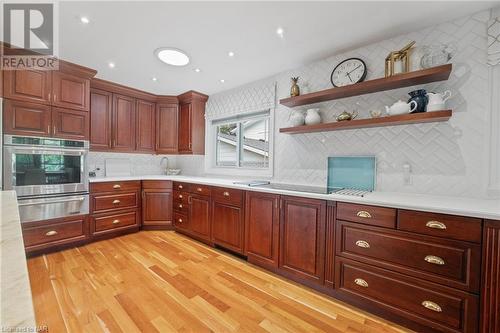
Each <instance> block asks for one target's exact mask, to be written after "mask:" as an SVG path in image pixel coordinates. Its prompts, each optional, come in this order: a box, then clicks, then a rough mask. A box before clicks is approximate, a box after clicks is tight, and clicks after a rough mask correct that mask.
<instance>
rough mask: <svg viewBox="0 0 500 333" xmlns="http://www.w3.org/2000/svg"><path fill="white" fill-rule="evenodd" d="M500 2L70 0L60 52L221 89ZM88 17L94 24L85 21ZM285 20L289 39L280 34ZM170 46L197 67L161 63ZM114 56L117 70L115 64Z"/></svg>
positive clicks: (140, 75) (123, 74)
mask: <svg viewBox="0 0 500 333" xmlns="http://www.w3.org/2000/svg"><path fill="white" fill-rule="evenodd" d="M495 4H498V2H495V1H490V2H478V1H473V2H472V1H471V2H305V1H304V2H265V3H263V2H144V1H143V2H91V1H86V2H61V3H60V5H59V15H60V23H59V54H60V56H61V58H63V59H66V60H69V61H72V62H76V63H78V64H81V65H84V66H88V67H91V68H94V69H96V70H97V71H98V74H97V77H99V78H103V79H105V80H110V81H114V82H117V83H121V84H124V85H128V86H131V87H134V88H138V89H142V90H145V91H149V92H152V93H158V94H172V95H177V94H179V93H182V92H185V91H187V90H191V89H194V90H197V91H200V92H203V93H207V94H213V93H216V92H219V91H223V90H227V89H230V88H233V87H236V86H239V85H242V84H245V83H248V82H252V81H255V80H258V79H262V78H265V77H268V76H271V75H273V74H276V73H279V72H282V71H284V70H288V69H293V68H296V67H299V66H301V65H304V64H307V63H309V62H311V61H314V60H318V59H321V58H324V57H327V56H329V55H332V54H335V53H338V52H341V51H345V50H348V49H352V48H355V47H358V46H360V45H363V44H367V43H371V42H375V41H378V40H383V39H386V38H388V37H393V36H396V35H399V34H402V33H406V32H409V31H414V30H418V29H421V28H423V27H426V26H429V25H432V24H436V23H440V22H444V21H447V20H450V19H454V18H458V17H461V16H465V15H467V14H470V13H474V12H477V11H480V10H483V9H486V8H490V7H493V6H495ZM81 16H86V17H88V18H89V20H90V23H89V24H87V25H84V24H82V23H81V22H80V17H81ZM279 26H281V27H283V28H284V30H285V33H284V38H283V39H281V38H279V37H278V36H277V34H276V29H277V27H279ZM162 46H171V47H176V48H179V49H182V50H184V51H185V52H186V53H187V54H188V55H189V56H190V58H191V62H190V64H188V65H187V66H185V67H172V66H168V65H166V64H163V63H161V62H160V61H159V60H158V59H157V58H156V57H155V56H154V53H153V52H154V50H155V49H157V48H158V47H162ZM229 51H233V52H235V56H234V57H232V58H230V57H229V56H228V52H229ZM110 61H112V62H114V63H115V64H116V67H115V68H113V69H111V68H109V67H108V62H110ZM195 68H200V69H201V72H200V73H196V72H195V71H194V69H195ZM152 77H157V78H158V80H157V81H156V82H154V81H152ZM221 79H224V80H225V83H221V82H220V80H221Z"/></svg>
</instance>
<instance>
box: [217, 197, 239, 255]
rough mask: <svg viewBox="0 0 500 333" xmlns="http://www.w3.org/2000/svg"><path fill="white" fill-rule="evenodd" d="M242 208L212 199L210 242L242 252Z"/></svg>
mask: <svg viewBox="0 0 500 333" xmlns="http://www.w3.org/2000/svg"><path fill="white" fill-rule="evenodd" d="M243 221H244V220H243V209H242V208H241V207H238V206H233V205H228V204H227V203H224V202H218V201H216V200H214V202H213V205H212V242H214V243H215V244H218V245H221V246H223V247H225V248H227V249H229V250H233V251H235V252H238V253H241V254H242V253H243V250H244V223H243Z"/></svg>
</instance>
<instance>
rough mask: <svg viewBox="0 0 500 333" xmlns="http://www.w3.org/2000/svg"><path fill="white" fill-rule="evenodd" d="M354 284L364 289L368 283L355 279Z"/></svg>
mask: <svg viewBox="0 0 500 333" xmlns="http://www.w3.org/2000/svg"><path fill="white" fill-rule="evenodd" d="M354 283H356V284H357V285H358V286H361V287H364V288H368V282H366V281H365V280H363V279H361V278H357V279H355V280H354Z"/></svg>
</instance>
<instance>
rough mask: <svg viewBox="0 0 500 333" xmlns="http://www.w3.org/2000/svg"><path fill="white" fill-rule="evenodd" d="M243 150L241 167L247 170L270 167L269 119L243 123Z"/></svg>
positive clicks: (262, 118)
mask: <svg viewBox="0 0 500 333" xmlns="http://www.w3.org/2000/svg"><path fill="white" fill-rule="evenodd" d="M241 135H242V138H243V140H242V143H241V144H242V150H241V154H240V156H241V157H240V166H241V167H246V168H268V167H269V117H261V118H255V119H251V120H246V121H243V122H241Z"/></svg>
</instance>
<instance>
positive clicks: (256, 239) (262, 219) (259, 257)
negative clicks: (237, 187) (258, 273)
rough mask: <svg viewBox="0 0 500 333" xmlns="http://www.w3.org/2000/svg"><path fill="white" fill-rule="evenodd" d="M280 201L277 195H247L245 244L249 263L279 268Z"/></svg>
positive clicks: (255, 193)
mask: <svg viewBox="0 0 500 333" xmlns="http://www.w3.org/2000/svg"><path fill="white" fill-rule="evenodd" d="M279 199H280V196H279V195H277V194H268V193H260V192H251V191H248V192H247V193H246V199H245V242H246V251H247V255H248V261H249V262H251V263H254V264H256V265H259V266H263V267H266V268H270V269H275V268H277V267H278V253H279Z"/></svg>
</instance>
